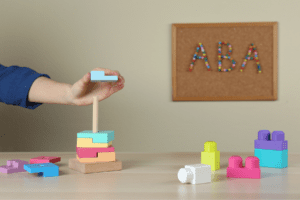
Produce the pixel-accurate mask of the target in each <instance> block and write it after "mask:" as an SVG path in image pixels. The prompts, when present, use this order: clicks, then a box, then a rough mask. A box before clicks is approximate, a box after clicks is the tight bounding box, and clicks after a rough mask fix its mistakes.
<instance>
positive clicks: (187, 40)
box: [172, 22, 278, 101]
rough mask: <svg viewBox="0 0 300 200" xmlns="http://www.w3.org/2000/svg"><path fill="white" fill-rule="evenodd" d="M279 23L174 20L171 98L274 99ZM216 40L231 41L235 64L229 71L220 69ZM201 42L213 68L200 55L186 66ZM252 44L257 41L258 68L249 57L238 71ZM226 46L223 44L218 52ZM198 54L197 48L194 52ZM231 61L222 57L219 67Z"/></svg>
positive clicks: (216, 99) (192, 99) (182, 99)
mask: <svg viewBox="0 0 300 200" xmlns="http://www.w3.org/2000/svg"><path fill="white" fill-rule="evenodd" d="M277 27H278V23H277V22H257V23H250V22H249V23H206V24H172V92H173V93H172V96H173V101H234V100H237V101H242V100H277V64H278V58H277V54H278V43H277V40H278V37H277V29H278V28H277ZM220 41H221V42H223V41H227V42H228V43H230V44H231V46H232V53H231V57H232V58H233V59H234V61H235V62H236V66H235V67H234V68H233V70H231V71H229V72H223V71H222V72H219V71H218V45H219V42H220ZM199 43H202V44H203V46H204V49H205V52H206V55H207V58H208V63H209V66H210V69H211V71H208V68H207V67H206V65H205V62H204V60H200V59H196V61H195V62H194V66H193V70H192V71H190V70H189V67H190V64H191V63H192V59H193V56H194V54H195V52H196V48H197V46H198V45H199ZM251 43H253V44H254V45H256V49H257V54H258V58H259V64H260V66H261V73H258V66H257V63H256V61H255V60H248V61H247V63H246V65H245V67H244V69H243V72H241V71H240V69H241V66H242V63H243V62H244V59H245V57H246V56H247V53H248V50H249V46H251ZM228 51H229V49H228V47H227V46H226V45H222V51H221V54H222V55H226V54H227V53H228ZM202 55H203V54H202V52H201V50H200V51H199V53H198V56H202ZM251 56H254V53H252V54H251ZM231 65H232V63H231V61H230V60H229V59H222V69H229V68H230V67H231Z"/></svg>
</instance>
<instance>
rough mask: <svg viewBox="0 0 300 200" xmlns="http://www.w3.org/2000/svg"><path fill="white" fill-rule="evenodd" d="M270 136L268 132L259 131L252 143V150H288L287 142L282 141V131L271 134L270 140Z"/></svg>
mask: <svg viewBox="0 0 300 200" xmlns="http://www.w3.org/2000/svg"><path fill="white" fill-rule="evenodd" d="M270 136H271V135H270V131H268V130H260V131H259V132H258V139H257V140H255V141H254V148H255V149H268V150H277V151H283V150H286V149H288V141H287V140H284V132H283V131H274V132H273V133H272V140H271V137H270Z"/></svg>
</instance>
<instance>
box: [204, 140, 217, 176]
mask: <svg viewBox="0 0 300 200" xmlns="http://www.w3.org/2000/svg"><path fill="white" fill-rule="evenodd" d="M201 163H202V164H206V165H210V166H211V170H212V171H215V170H218V169H220V151H218V150H217V143H216V142H214V141H207V142H205V144H204V151H202V152H201Z"/></svg>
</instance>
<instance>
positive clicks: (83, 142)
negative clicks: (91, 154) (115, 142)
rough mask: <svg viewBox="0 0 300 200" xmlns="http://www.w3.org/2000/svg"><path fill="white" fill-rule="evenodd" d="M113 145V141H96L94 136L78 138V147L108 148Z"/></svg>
mask: <svg viewBox="0 0 300 200" xmlns="http://www.w3.org/2000/svg"><path fill="white" fill-rule="evenodd" d="M111 145H112V141H110V142H109V143H94V142H93V138H77V147H82V148H108V147H110V146H111Z"/></svg>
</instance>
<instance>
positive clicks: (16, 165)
mask: <svg viewBox="0 0 300 200" xmlns="http://www.w3.org/2000/svg"><path fill="white" fill-rule="evenodd" d="M6 164H7V165H2V166H0V172H2V173H5V174H12V173H18V172H26V170H25V169H24V165H26V164H28V162H27V161H24V160H19V159H14V160H8V161H7V162H6Z"/></svg>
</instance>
